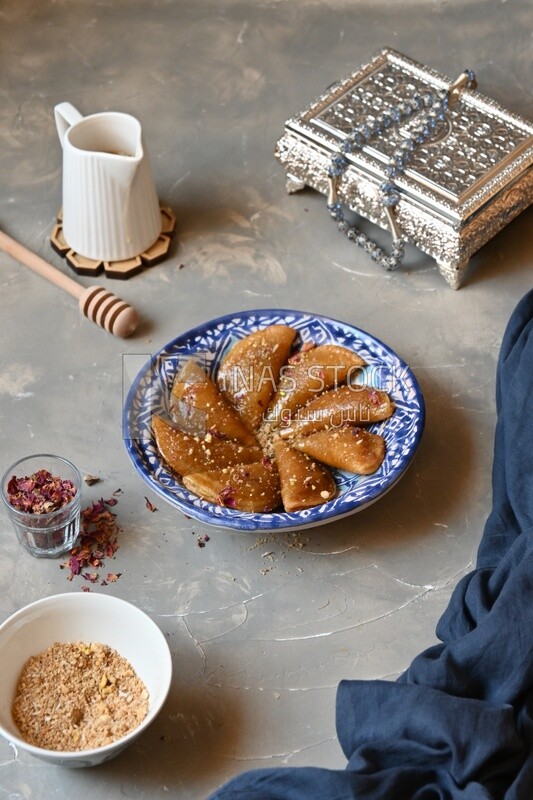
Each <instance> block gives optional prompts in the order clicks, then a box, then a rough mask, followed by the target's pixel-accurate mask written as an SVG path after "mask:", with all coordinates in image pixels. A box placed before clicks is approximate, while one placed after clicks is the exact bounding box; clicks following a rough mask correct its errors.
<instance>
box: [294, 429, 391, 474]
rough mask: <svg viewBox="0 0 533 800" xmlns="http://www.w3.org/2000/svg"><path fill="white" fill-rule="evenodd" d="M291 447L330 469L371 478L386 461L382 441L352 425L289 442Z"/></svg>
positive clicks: (380, 438)
mask: <svg viewBox="0 0 533 800" xmlns="http://www.w3.org/2000/svg"><path fill="white" fill-rule="evenodd" d="M291 446H292V447H294V448H296V450H300V451H301V452H302V453H307V455H308V456H311V458H316V459H318V460H319V461H322V462H323V463H324V464H328V466H330V467H336V468H337V469H344V470H346V471H347V472H355V473H356V474H357V475H370V474H372V473H373V472H376V470H377V469H379V467H380V466H381V464H382V462H383V459H384V458H385V439H384V438H383V436H379V435H378V434H376V433H370V432H369V431H365V430H364V429H363V428H358V427H357V426H354V425H345V426H343V427H342V428H335V429H334V430H322V431H318V432H317V433H312V434H311V435H310V436H303V437H301V438H298V439H292V440H291Z"/></svg>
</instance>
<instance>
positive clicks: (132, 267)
mask: <svg viewBox="0 0 533 800" xmlns="http://www.w3.org/2000/svg"><path fill="white" fill-rule="evenodd" d="M175 227H176V217H175V215H174V212H173V211H172V210H171V209H170V208H168V207H167V206H161V233H160V234H159V238H158V239H157V240H156V241H155V242H154V243H153V245H151V246H150V247H149V248H148V249H147V250H145V251H144V253H139V255H138V256H134V257H133V258H128V259H126V260H125V261H96V260H95V259H92V258H85V256H80V255H79V253H75V252H74V250H72V249H71V247H70V246H69V244H68V243H67V242H66V241H65V237H64V236H63V225H62V215H61V212H59V214H58V217H57V223H56V225H54V228H53V230H52V233H51V234H50V244H51V245H52V247H53V248H54V250H55V251H56V253H58V255H60V256H61V257H62V258H65V259H66V260H67V263H68V265H69V266H70V267H72V269H73V270H74V272H77V273H78V275H99V274H100V272H102V270H103V271H105V274H106V277H108V278H121V279H122V280H125V279H126V278H131V277H132V275H136V274H137V273H138V272H140V271H141V270H143V269H146V268H147V267H153V266H154V265H155V264H159V263H160V262H161V261H164V260H165V258H166V257H167V255H168V251H169V250H170V244H171V237H172V234H173V233H174V228H175Z"/></svg>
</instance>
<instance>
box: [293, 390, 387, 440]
mask: <svg viewBox="0 0 533 800" xmlns="http://www.w3.org/2000/svg"><path fill="white" fill-rule="evenodd" d="M393 412H394V404H393V402H392V401H391V399H390V397H389V395H388V394H387V393H386V392H381V391H378V390H377V389H371V388H369V387H368V386H339V388H338V389H331V390H330V391H329V392H324V393H323V394H321V395H319V396H318V397H316V398H315V399H314V400H311V401H310V402H309V403H307V405H306V406H303V408H299V409H297V410H296V411H295V412H294V414H293V419H292V420H290V422H289V423H288V426H287V427H281V428H280V429H279V434H280V436H283V438H286V437H290V436H308V435H309V434H310V433H314V432H315V431H320V430H323V429H324V428H340V427H341V425H344V424H345V423H350V424H352V425H370V424H371V423H372V422H381V421H382V420H384V419H388V418H389V417H390V416H391V415H392V413H393Z"/></svg>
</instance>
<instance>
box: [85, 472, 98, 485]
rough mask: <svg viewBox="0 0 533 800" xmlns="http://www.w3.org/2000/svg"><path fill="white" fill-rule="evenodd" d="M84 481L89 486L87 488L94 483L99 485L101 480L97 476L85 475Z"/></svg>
mask: <svg viewBox="0 0 533 800" xmlns="http://www.w3.org/2000/svg"><path fill="white" fill-rule="evenodd" d="M83 480H84V481H85V483H86V484H87V486H92V485H93V484H94V483H98V482H99V481H100V478H99V477H98V476H97V475H89V474H87V475H84V476H83Z"/></svg>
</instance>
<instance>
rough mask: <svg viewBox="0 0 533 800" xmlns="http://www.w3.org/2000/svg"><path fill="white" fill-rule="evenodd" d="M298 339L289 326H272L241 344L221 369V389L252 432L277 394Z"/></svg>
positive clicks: (252, 334) (226, 358)
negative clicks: (281, 371)
mask: <svg viewBox="0 0 533 800" xmlns="http://www.w3.org/2000/svg"><path fill="white" fill-rule="evenodd" d="M295 336H296V331H295V330H293V328H289V327H288V326H287V325H270V327H268V328H265V329H264V330H260V331H255V332H254V333H251V334H250V335H249V336H246V337H245V338H244V339H241V340H240V341H238V342H237V343H236V344H235V345H234V346H233V347H232V348H231V350H230V352H229V353H228V354H227V356H226V357H225V358H224V359H223V361H222V363H221V365H220V368H219V371H218V377H217V381H218V387H219V389H220V391H221V392H222V394H223V395H225V397H227V399H228V400H229V401H230V403H231V404H232V405H233V406H234V408H235V409H236V410H237V412H238V413H239V415H240V417H241V419H242V420H243V422H244V424H245V425H246V427H247V428H248V430H250V431H252V432H253V431H256V430H257V428H258V427H259V425H260V423H261V421H262V419H263V416H264V414H265V412H266V410H267V407H268V403H269V401H270V398H271V397H272V395H273V394H274V391H275V390H276V385H277V382H278V378H279V373H280V369H281V367H282V366H283V364H284V363H285V362H286V360H287V357H288V355H289V352H290V349H291V345H292V343H293V341H294V338H295Z"/></svg>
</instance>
